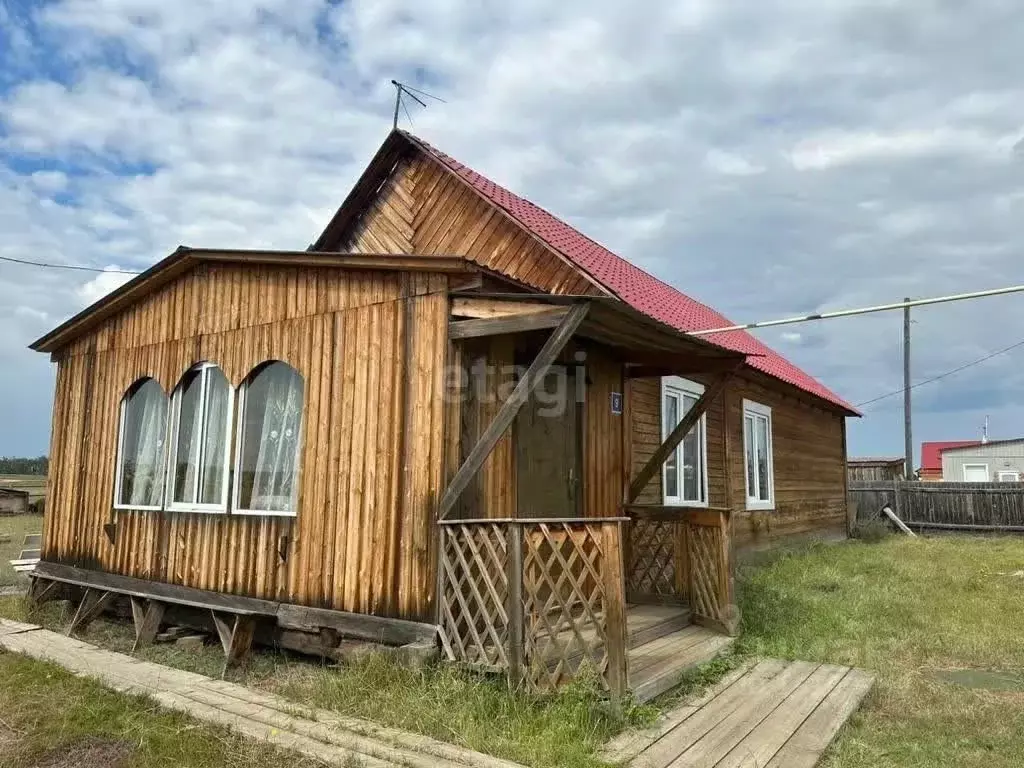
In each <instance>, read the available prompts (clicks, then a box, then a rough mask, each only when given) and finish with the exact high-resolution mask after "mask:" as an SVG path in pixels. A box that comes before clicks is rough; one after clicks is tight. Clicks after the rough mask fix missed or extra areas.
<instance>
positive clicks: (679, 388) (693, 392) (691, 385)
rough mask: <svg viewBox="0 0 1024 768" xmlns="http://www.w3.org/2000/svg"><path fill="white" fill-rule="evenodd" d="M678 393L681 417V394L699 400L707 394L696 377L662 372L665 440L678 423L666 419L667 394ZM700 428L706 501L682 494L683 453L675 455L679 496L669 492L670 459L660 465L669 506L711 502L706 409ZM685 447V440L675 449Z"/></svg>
mask: <svg viewBox="0 0 1024 768" xmlns="http://www.w3.org/2000/svg"><path fill="white" fill-rule="evenodd" d="M670 394H671V395H678V396H680V397H679V404H680V407H679V417H680V418H683V416H684V415H685V414H684V413H683V409H682V397H681V396H682V395H689V396H690V397H695V398H697V399H698V400H699V399H700V397H701V395H703V394H704V385H703V384H701V383H700V382H697V381H690V380H689V379H684V378H682V377H680V376H662V378H661V404H660V408H659V412H660V413H661V430H662V434H661V439H662V440H665V439H666V438H667V437H668V436H669V434H671V432H672V430H673V429H674V428H675V425H672V426H671V427H669V425H668V424H667V423H666V422H665V398H666V397H667V396H668V395H670ZM695 426H696V428H697V430H698V431H697V441H698V442H699V444H700V475H701V478H700V479H701V495H702V496H703V497H704V499H703V501H689V500H687V499H685V498H683V496H682V493H683V464H682V461H681V460H680V456H678V455H677V456H676V488H677V489H678V490H679V495H678V496H669V495H668V490H667V488H668V481H667V478H666V470H665V466H666V464H667V463H668V460H667V459H666V462H665V464H662V466H661V498H662V501H663V503H664V504H665V506H668V507H706V506H708V420H707V412H706V411H705V412H704V413H702V414H701V416H700V419H698V420H697V424H696V425H695ZM681 447H682V441H680V443H679V445H677V446H676V451H679V449H680V448H681Z"/></svg>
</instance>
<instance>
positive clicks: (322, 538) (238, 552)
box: [43, 265, 448, 619]
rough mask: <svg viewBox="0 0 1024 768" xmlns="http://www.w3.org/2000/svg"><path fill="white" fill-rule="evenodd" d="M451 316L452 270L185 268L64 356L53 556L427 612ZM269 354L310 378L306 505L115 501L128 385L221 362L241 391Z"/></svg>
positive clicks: (353, 605)
mask: <svg viewBox="0 0 1024 768" xmlns="http://www.w3.org/2000/svg"><path fill="white" fill-rule="evenodd" d="M447 322H448V297H447V279H446V278H445V277H444V276H438V275H416V274H411V273H396V272H377V273H375V272H353V271H348V270H343V269H328V268H324V269H311V268H304V269H289V268H280V267H267V268H252V267H241V266H234V265H202V266H199V267H197V268H196V269H195V270H193V271H192V272H191V273H187V274H185V275H183V276H182V277H181V278H180V279H178V280H177V281H175V282H174V283H172V284H170V285H168V286H166V287H164V288H163V289H161V290H159V291H157V292H156V293H154V294H152V295H151V296H150V297H148V298H147V299H145V300H144V301H141V302H140V303H138V304H137V305H135V306H133V307H131V308H129V309H128V310H127V311H125V312H123V313H121V314H120V315H118V316H116V317H113V318H111V319H110V320H108V321H107V322H106V323H104V324H103V325H102V326H101V327H99V328H97V329H96V330H95V331H93V332H91V333H90V334H88V335H87V336H84V337H82V338H80V339H78V340H76V341H75V342H74V343H73V344H71V345H69V346H68V347H66V348H64V349H62V350H61V351H60V352H59V353H58V354H57V355H55V357H56V358H57V360H58V364H59V367H58V374H57V390H56V397H55V406H54V422H53V441H52V446H51V453H50V456H51V471H50V479H49V483H50V487H49V497H48V504H47V514H46V519H45V524H44V541H43V557H44V559H46V560H50V561H53V562H58V563H66V564H70V565H77V566H80V567H86V568H94V569H100V570H105V571H110V572H113V573H120V574H124V575H128V576H136V577H139V578H144V579H154V580H160V581H166V582H170V583H174V584H181V585H184V586H190V587H197V588H201V589H211V590H217V591H221V592H227V593H233V594H240V595H247V596H251V597H261V598H267V599H273V600H282V601H288V602H294V603H300V604H305V605H312V606H321V607H329V608H334V609H340V610H348V611H358V612H366V613H374V614H378V615H384V616H399V617H405V618H412V619H430V618H432V602H433V591H434V590H433V585H434V570H433V558H434V557H435V552H434V549H435V541H434V536H433V530H432V515H433V504H434V500H435V499H436V497H437V496H438V494H439V492H440V483H441V479H442V478H441V468H442V452H443V444H442V434H443V424H442V420H443V391H442V388H443V383H444V382H443V377H442V367H443V362H444V359H445V350H446V349H447ZM275 359H276V360H282V361H284V362H286V363H288V364H290V365H292V366H293V367H294V368H296V369H297V370H298V371H299V372H300V373H301V374H302V376H303V379H304V382H305V400H304V413H303V427H302V429H303V445H302V449H301V450H302V454H301V455H302V458H301V468H302V475H301V483H300V490H299V509H298V515H297V517H296V518H287V517H271V516H234V515H230V514H228V515H224V514H201V513H181V512H174V513H170V512H141V511H140V512H134V511H114V510H113V509H112V501H113V495H114V473H115V463H116V450H117V446H116V442H117V430H118V418H119V408H120V401H121V398H122V397H123V395H124V393H125V392H126V391H127V389H128V388H129V387H130V386H131V384H132V383H133V382H135V381H137V380H138V379H140V378H142V377H145V376H149V377H152V378H154V379H156V380H157V381H158V382H159V383H160V384H161V386H162V387H163V388H164V390H165V392H168V393H170V392H171V390H172V389H173V388H174V386H175V385H176V383H177V381H178V380H179V378H180V377H181V375H182V374H183V373H184V372H185V371H186V370H188V369H189V368H190V367H191V366H192V365H193V364H195V363H197V362H200V361H209V362H213V363H216V364H217V365H218V366H220V367H221V368H222V369H223V371H224V373H225V375H226V376H227V377H228V379H229V381H230V382H231V383H232V385H233V386H236V387H237V386H238V385H240V384H241V382H242V381H243V380H244V379H245V377H246V376H247V375H248V373H249V372H250V371H251V370H252V369H253V368H254V367H255V366H257V365H258V364H259V363H261V362H263V361H266V360H275ZM413 404H415V405H413ZM232 445H233V441H232ZM395 510H398V514H395V513H394V511H395ZM107 523H113V524H114V532H115V533H114V543H113V544H112V543H111V542H110V541H109V539H108V537H107V536H106V535H105V533H104V525H105V524H107ZM282 537H286V538H282ZM282 549H283V551H284V552H285V557H284V558H282V557H281V555H280V554H279V551H281V550H282Z"/></svg>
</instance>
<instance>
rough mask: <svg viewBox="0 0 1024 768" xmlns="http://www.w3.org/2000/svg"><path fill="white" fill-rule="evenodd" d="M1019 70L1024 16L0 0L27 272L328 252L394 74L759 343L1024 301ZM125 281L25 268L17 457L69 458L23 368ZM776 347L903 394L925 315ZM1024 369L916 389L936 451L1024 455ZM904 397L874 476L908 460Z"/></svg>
mask: <svg viewBox="0 0 1024 768" xmlns="http://www.w3.org/2000/svg"><path fill="white" fill-rule="evenodd" d="M1022 47H1024V7H1021V6H1020V4H1019V3H1017V2H1010V1H1009V0H1005V1H1004V0H998V1H997V0H984V1H982V2H975V3H971V4H964V7H962V8H961V7H959V5H958V4H957V5H955V4H951V3H948V2H942V1H941V0H902V1H900V2H895V0H856V1H853V0H838V1H837V2H832V3H811V2H808V1H807V0H777V1H775V2H758V3H754V2H746V3H744V2H737V3H719V2H712V1H711V0H700V1H698V2H694V1H689V2H671V3H669V2H665V3H652V4H645V5H643V6H637V5H636V4H629V5H624V4H622V3H618V2H610V1H605V0H588V1H587V2H583V1H582V0H566V1H565V2H561V3H557V4H553V3H550V2H546V1H545V0H523V1H522V2H519V3H515V4H507V3H489V2H485V3H466V2H458V1H457V0H437V2H432V3H429V4H422V3H400V2H394V0H375V1H374V2H358V1H357V2H349V3H344V4H331V3H327V2H323V1H322V0H252V1H251V0H218V2H216V3H166V2H153V1H152V0H59V1H56V2H48V3H42V4H40V3H28V2H12V0H0V255H2V256H9V257H14V258H30V259H35V260H41V261H51V262H58V263H60V262H63V263H73V264H90V265H94V266H96V267H99V268H119V269H142V268H144V267H146V266H148V265H149V264H152V263H153V262H154V261H156V260H157V259H159V258H161V257H162V256H164V255H166V254H167V253H169V252H170V251H172V250H173V249H174V248H175V247H177V246H178V245H179V244H182V243H184V244H187V245H196V246H199V245H203V246H232V247H276V248H304V247H305V246H306V245H307V244H308V243H309V242H310V241H311V240H312V239H313V238H314V237H315V235H316V234H317V233H318V231H319V229H320V228H321V227H322V226H323V224H324V223H325V222H326V221H327V219H328V218H329V216H330V214H331V212H332V211H333V209H334V208H335V207H336V206H337V205H338V203H339V202H340V201H341V200H342V199H343V197H344V196H345V193H346V191H347V189H348V188H349V186H350V185H351V184H352V182H353V181H354V179H355V177H356V176H357V174H358V173H359V171H360V170H361V169H362V167H363V166H364V165H365V163H366V162H367V161H368V159H369V158H370V156H371V155H372V153H373V151H374V150H375V148H376V146H377V145H378V144H379V143H380V141H381V140H382V139H383V138H384V136H385V135H386V132H387V130H388V129H389V128H390V119H391V108H392V94H393V90H392V87H391V86H390V79H391V78H392V77H395V78H399V79H403V80H406V81H408V82H412V83H418V84H420V85H421V86H424V87H426V88H427V89H428V90H430V91H432V92H435V93H437V94H438V95H439V96H442V97H443V98H445V99H446V101H447V103H446V104H439V103H432V104H431V106H430V109H429V110H427V111H426V112H423V111H420V110H419V109H418V108H416V109H415V110H414V111H413V120H414V121H415V123H414V124H413V126H412V128H413V130H414V131H415V132H417V133H419V134H420V135H422V136H424V137H425V138H427V139H428V140H430V141H431V142H432V143H434V144H435V145H437V146H439V147H441V148H442V149H444V150H445V151H447V152H448V153H449V154H452V155H454V156H456V157H458V158H459V159H460V160H462V161H463V162H466V163H467V164H469V165H471V166H473V167H475V168H477V169H478V170H480V171H481V172H484V173H486V174H487V175H489V176H491V177H492V178H494V179H496V180H497V181H500V182H501V183H503V184H505V185H506V186H508V187H510V188H511V189H513V190H515V191H517V192H519V193H521V194H524V195H526V196H528V197H530V198H531V199H533V200H535V201H536V202H538V203H539V204H541V205H543V206H544V207H546V208H548V209H549V210H551V211H552V212H554V213H556V214H558V215H560V216H562V217H563V218H565V219H567V220H568V221H570V222H571V223H572V224H574V225H576V226H577V227H579V228H580V229H582V230H583V231H585V232H587V233H588V234H590V235H591V236H593V237H595V238H596V239H598V240H600V241H601V242H602V243H604V244H605V245H607V246H608V247H610V248H612V249H613V250H615V251H616V252H618V253H620V254H621V255H623V256H625V257H626V258H628V259H630V260H632V261H635V262H636V263H638V264H640V265H641V266H644V267H645V268H647V269H648V270H650V271H652V272H654V273H655V274H657V275H658V276H660V277H662V278H663V279H666V280H668V281H669V282H672V283H673V284H675V285H676V286H678V287H679V288H681V289H682V290H683V291H685V292H687V293H689V294H691V295H693V296H694V297H696V298H698V299H700V300H702V301H704V302H706V303H708V304H711V305H713V306H715V307H716V308H718V309H720V310H722V311H723V312H725V313H726V314H727V315H729V316H730V317H732V318H733V319H735V320H737V321H747V320H759V319H766V318H772V317H777V316H784V315H790V314H797V313H805V312H813V311H822V310H827V309H835V308H840V307H847V306H856V305H863V304H872V303H880V302H885V301H891V300H894V299H898V298H900V297H902V296H904V295H911V296H927V295H935V294H944V293H951V292H956V291H966V290H975V289H983V288H989V287H995V286H999V285H1005V284H1012V283H1024V260H1022V258H1021V255H1020V247H1021V245H1020V244H1021V240H1022V238H1021V235H1022V234H1024V231H1022V230H1024V157H1022V153H1021V152H1020V151H1018V150H1016V149H1015V147H1017V146H1018V144H1019V142H1020V141H1021V139H1022V137H1024V83H1022V82H1021V80H1020V78H1019V51H1020V50H1021V49H1022ZM406 127H408V124H407V121H406ZM120 279H122V278H120V277H119V276H118V275H116V274H99V275H91V274H87V273H75V272H62V271H56V270H51V271H45V270H41V269H33V268H30V267H19V266H16V265H13V264H8V263H2V262H0V416H2V417H3V418H2V420H0V423H2V424H3V427H2V428H0V454H38V453H41V452H44V451H46V450H47V446H48V442H49V421H50V405H51V398H52V390H53V369H52V367H51V365H50V363H49V361H48V360H47V359H46V357H45V356H44V355H38V354H35V353H32V352H29V351H28V350H27V349H26V345H27V344H28V343H29V342H31V341H32V340H34V339H35V338H37V337H38V336H39V335H41V334H42V333H43V332H45V331H46V330H48V329H49V328H51V327H53V326H54V325H56V324H57V323H59V322H60V321H61V320H63V319H64V318H66V317H67V316H69V315H70V314H72V313H74V312H76V311H78V310H80V309H81V308H82V307H84V306H85V305H87V304H88V303H89V302H91V301H93V300H95V299H96V298H98V297H99V296H101V295H103V293H105V292H106V291H109V290H111V289H112V288H114V287H116V285H117V284H118V282H119V280H120ZM1021 302H1024V298H1022V297H1007V298H1000V299H988V300H985V301H979V302H972V303H970V304H964V305H946V306H943V307H936V308H930V309H922V310H920V311H917V312H915V317H914V319H915V324H914V338H915V350H916V351H915V356H914V378H915V380H920V379H925V378H928V377H930V376H934V375H936V374H938V373H941V372H942V371H945V370H949V369H951V368H954V367H956V366H958V365H961V364H962V363H964V362H967V361H970V360H973V359H976V358H979V357H982V356H983V355H985V354H987V353H989V352H991V351H993V350H995V349H999V348H1002V347H1006V346H1009V345H1010V344H1013V343H1014V342H1015V341H1018V340H1020V339H1021V338H1024V330H1018V329H1019V328H1020V326H1021V323H1020V319H1021V317H1022V316H1024V312H1022V311H1021V309H1022V306H1024V305H1022V303H1021ZM763 338H764V339H765V340H766V341H767V342H768V343H769V344H771V345H772V346H774V347H776V348H777V349H779V350H780V351H781V352H783V354H785V355H786V356H788V357H790V358H792V359H793V360H794V361H795V362H796V363H798V364H799V365H801V366H802V367H804V368H805V369H807V370H808V371H809V372H811V373H812V374H813V375H815V376H816V377H818V378H819V379H821V380H822V381H824V382H825V383H826V384H827V385H828V386H830V387H831V388H832V389H834V390H835V391H837V392H839V393H840V394H842V395H843V396H844V397H846V398H847V399H848V400H850V401H852V402H862V401H865V400H868V399H871V398H873V397H876V396H877V395H880V394H883V393H886V392H890V391H894V390H897V389H898V388H899V387H900V384H901V381H900V377H901V362H900V338H901V319H900V316H899V314H898V313H893V314H889V315H882V316H871V317H868V318H861V319H851V320H840V321H832V322H828V323H819V324H814V325H804V326H798V327H793V328H789V329H779V330H775V331H772V332H765V333H764V334H763ZM1022 361H1024V348H1022V349H1021V350H1015V351H1013V352H1010V353H1008V354H1006V355H1002V356H999V357H997V358H994V359H992V360H990V361H988V362H986V363H985V364H983V365H979V366H976V367H974V368H971V369H969V370H966V371H964V372H962V373H960V374H957V375H956V376H952V377H950V378H948V379H944V380H943V381H941V382H938V383H935V384H930V385H926V386H922V387H921V388H920V389H918V390H917V391H916V392H915V422H916V429H915V435H916V437H917V438H918V440H921V439H931V440H938V439H955V438H968V437H974V436H977V435H978V434H979V432H980V428H981V424H982V422H983V420H984V417H985V415H986V414H987V415H989V416H990V417H991V424H992V427H991V432H992V437H993V438H998V437H1012V436H1016V435H1020V434H1022V433H1024V406H1022V405H1021V398H1020V397H1019V393H1020V392H1021V391H1022V386H1024V373H1022V366H1021V362H1022ZM900 406H901V398H899V397H892V398H889V399H887V400H883V401H880V402H878V403H875V404H873V405H872V406H870V407H869V408H868V409H867V410H866V415H865V418H864V419H861V420H856V421H854V422H851V424H850V429H849V434H850V442H851V445H850V448H851V453H855V454H866V453H870V454H889V453H895V454H899V453H901V452H902V433H901V425H902V415H901V412H900Z"/></svg>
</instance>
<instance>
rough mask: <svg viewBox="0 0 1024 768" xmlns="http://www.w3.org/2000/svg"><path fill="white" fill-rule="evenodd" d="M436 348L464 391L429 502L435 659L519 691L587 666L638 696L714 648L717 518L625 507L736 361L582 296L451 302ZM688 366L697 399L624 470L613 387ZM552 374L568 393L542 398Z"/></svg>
mask: <svg viewBox="0 0 1024 768" xmlns="http://www.w3.org/2000/svg"><path fill="white" fill-rule="evenodd" d="M552 305H554V306H552ZM543 329H552V330H551V331H550V333H546V332H545V331H544V330H543ZM449 339H450V343H451V346H450V349H449V361H450V363H451V364H452V365H453V366H455V367H457V368H458V369H459V370H460V371H461V375H460V376H459V377H456V378H459V379H460V380H461V382H462V390H461V391H460V392H458V393H455V394H456V395H458V396H456V397H450V398H449V400H448V402H447V405H446V407H447V409H448V411H447V417H446V422H445V423H446V435H445V444H446V446H447V461H446V474H447V483H446V488H445V490H444V492H443V494H442V495H441V497H440V499H439V502H438V537H439V539H438V579H439V581H438V590H437V595H438V597H437V623H438V627H439V631H440V638H441V644H442V648H443V653H444V655H445V657H446V658H447V659H449V660H450V661H453V662H457V663H461V664H465V665H469V666H471V667H474V668H477V669H481V670H487V671H490V672H497V673H501V674H504V675H507V677H508V679H509V681H510V683H512V684H513V685H522V686H524V687H525V688H526V689H528V690H531V691H536V692H543V691H549V690H554V689H557V688H558V687H560V686H561V685H563V684H565V683H567V682H569V681H571V680H572V679H574V678H576V677H578V676H579V675H581V674H590V675H594V676H596V678H597V680H598V682H599V684H600V685H601V687H603V688H604V689H605V690H607V691H608V692H609V693H610V694H611V695H612V696H613V697H614V698H619V697H621V696H623V695H625V694H626V692H627V690H632V692H633V694H634V696H636V697H637V698H639V699H641V700H643V699H647V698H651V697H653V696H655V695H657V694H658V693H661V692H662V691H664V690H666V689H667V688H669V687H671V686H672V685H674V684H675V683H676V682H677V681H678V679H679V677H680V676H681V674H682V673H683V672H684V671H685V670H686V669H688V668H690V667H692V666H694V665H696V664H698V663H701V662H703V661H706V660H708V659H710V658H713V657H714V656H715V655H716V654H717V653H718V652H720V651H721V650H722V649H723V648H724V647H726V646H727V645H728V644H729V642H730V640H729V636H730V635H731V634H733V633H734V632H735V629H736V627H737V623H738V612H737V609H736V606H735V600H734V599H733V593H732V589H733V586H732V564H731V553H730V549H731V519H730V512H729V509H728V508H725V507H722V508H716V507H709V506H706V505H705V504H699V505H694V506H660V505H652V504H638V503H637V501H638V499H639V498H641V497H642V494H643V491H644V489H645V488H647V486H648V485H650V484H652V482H655V478H656V477H658V476H659V471H660V469H661V467H662V465H664V464H665V461H666V459H667V458H668V457H669V456H678V454H677V453H675V452H676V449H677V447H678V446H679V445H680V443H681V442H682V440H683V439H684V437H685V436H686V435H687V434H689V433H691V431H692V430H693V429H694V427H695V426H696V425H697V424H698V422H699V421H700V420H701V417H702V416H703V414H704V413H705V412H706V411H707V408H708V405H709V404H710V403H711V402H712V401H713V400H714V399H715V398H716V397H717V396H718V395H719V394H720V393H721V392H723V391H724V388H725V385H726V383H727V381H728V380H729V378H730V376H731V375H732V374H733V372H734V371H736V370H737V369H738V367H739V366H741V365H742V364H743V360H744V357H743V355H741V354H738V353H734V352H730V351H727V350H723V349H721V348H719V347H714V346H712V345H709V344H707V343H706V342H702V341H700V340H698V339H694V338H692V337H689V336H686V335H684V334H680V333H678V332H677V331H675V330H674V329H669V328H668V327H667V326H663V325H661V324H659V323H657V322H655V321H653V320H651V319H650V318H647V317H646V316H643V315H640V314H639V313H636V312H634V311H632V310H629V309H628V308H625V307H624V305H622V304H621V302H617V301H614V300H605V299H600V298H593V297H552V296H538V295H535V294H528V295H516V294H500V295H499V294H489V295H481V294H475V295H465V294H463V295H457V296H454V297H453V300H452V322H451V324H450V328H449ZM527 361H529V365H528V366H527V365H526V364H525V363H526V362H527ZM475 371H480V372H484V375H483V378H480V379H478V380H477V381H473V378H472V372H475ZM687 374H690V375H692V374H703V375H705V376H706V377H707V378H708V383H707V385H706V386H705V387H704V389H703V394H702V395H701V396H700V397H699V398H697V399H696V400H695V402H693V403H692V404H689V408H688V410H685V412H682V413H680V416H679V420H678V423H674V424H672V425H671V429H670V430H669V434H667V435H666V436H664V439H663V440H662V441H661V444H660V445H659V446H658V447H657V449H656V450H654V451H653V454H652V455H650V456H648V457H645V458H646V461H645V463H644V465H643V466H642V467H639V468H638V469H637V471H636V472H635V473H633V472H632V470H633V466H632V459H631V457H630V451H629V448H628V445H629V440H630V439H631V433H630V422H629V416H628V413H629V408H630V402H629V399H628V397H627V396H626V392H627V384H628V381H629V379H631V378H642V377H661V376H666V375H687ZM551 377H555V379H556V380H557V379H560V386H559V387H558V388H557V390H556V391H557V392H560V393H563V395H564V394H565V393H569V395H570V396H569V397H564V396H563V398H562V400H560V401H559V402H556V403H552V401H551V397H550V394H551V392H550V390H549V389H548V387H547V384H548V382H549V381H551ZM566 382H568V383H566ZM502 387H507V389H505V390H504V394H502ZM541 395H544V396H543V397H542V396H541ZM552 405H555V406H557V407H552ZM680 410H681V411H682V410H683V409H680ZM659 498H660V494H659ZM703 501H704V502H705V503H706V501H707V496H706V495H705V496H704V497H703Z"/></svg>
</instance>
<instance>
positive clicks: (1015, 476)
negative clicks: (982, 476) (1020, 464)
mask: <svg viewBox="0 0 1024 768" xmlns="http://www.w3.org/2000/svg"><path fill="white" fill-rule="evenodd" d="M1003 475H1012V479H1010V478H1005V479H1004V477H1003ZM996 480H997V481H998V482H1000V483H1019V482H1020V472H1018V471H1017V470H1015V469H1001V470H999V471H998V472H996Z"/></svg>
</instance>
